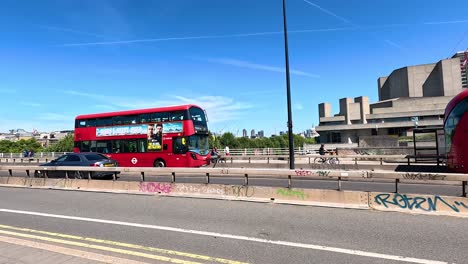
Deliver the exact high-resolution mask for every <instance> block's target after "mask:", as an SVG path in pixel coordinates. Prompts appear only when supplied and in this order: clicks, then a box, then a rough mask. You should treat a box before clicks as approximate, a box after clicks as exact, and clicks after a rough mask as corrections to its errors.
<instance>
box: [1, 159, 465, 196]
mask: <svg viewBox="0 0 468 264" xmlns="http://www.w3.org/2000/svg"><path fill="white" fill-rule="evenodd" d="M1 171H3V172H7V174H8V176H10V177H13V172H14V171H15V172H18V171H20V172H25V173H26V175H25V176H26V177H35V175H36V173H35V172H38V171H41V172H42V173H40V175H41V176H44V177H45V178H47V174H48V172H50V171H63V172H65V178H66V179H68V178H69V176H70V172H76V171H78V172H82V173H86V174H87V176H88V177H87V178H88V180H91V173H92V172H109V173H112V174H113V175H114V176H113V180H116V175H117V174H118V173H127V174H130V175H134V176H135V177H139V178H140V180H141V181H145V179H146V176H148V175H149V176H164V175H170V177H171V182H173V183H175V182H176V178H177V177H178V176H184V177H187V176H197V177H199V176H203V177H206V183H207V184H209V183H210V177H212V176H216V177H220V176H221V177H236V178H239V177H242V178H244V184H245V185H248V183H249V178H281V179H287V180H288V185H287V187H288V188H291V182H292V181H293V180H324V179H334V180H336V181H337V185H338V187H337V190H339V191H342V186H341V182H342V181H343V180H358V181H359V180H361V181H366V180H368V181H369V180H370V181H373V182H375V181H382V182H387V183H388V181H389V180H390V181H392V182H394V184H395V193H398V190H399V189H398V188H399V184H401V183H412V184H415V183H417V184H439V185H440V184H443V185H455V186H460V185H461V187H462V196H463V197H467V192H466V187H467V182H468V175H466V174H451V173H424V172H393V171H343V170H308V169H296V170H290V169H250V168H207V167H203V168H139V167H111V168H110V167H109V168H103V167H75V166H73V167H71V166H68V167H65V166H63V167H62V166H61V167H43V166H0V172H1ZM137 175H138V176H137Z"/></svg>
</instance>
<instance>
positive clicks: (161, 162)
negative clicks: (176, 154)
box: [153, 159, 166, 167]
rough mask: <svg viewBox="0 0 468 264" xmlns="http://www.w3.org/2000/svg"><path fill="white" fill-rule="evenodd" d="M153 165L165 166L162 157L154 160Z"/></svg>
mask: <svg viewBox="0 0 468 264" xmlns="http://www.w3.org/2000/svg"><path fill="white" fill-rule="evenodd" d="M153 167H166V163H165V162H164V160H162V159H158V160H155V161H154V164H153Z"/></svg>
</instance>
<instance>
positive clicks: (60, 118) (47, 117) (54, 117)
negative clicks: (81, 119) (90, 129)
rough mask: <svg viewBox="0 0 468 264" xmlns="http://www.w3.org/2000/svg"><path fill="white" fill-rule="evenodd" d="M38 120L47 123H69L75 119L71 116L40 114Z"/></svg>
mask: <svg viewBox="0 0 468 264" xmlns="http://www.w3.org/2000/svg"><path fill="white" fill-rule="evenodd" d="M38 119H41V120H48V121H64V122H66V121H70V120H74V119H75V117H74V116H72V115H65V114H57V113H42V114H39V116H38Z"/></svg>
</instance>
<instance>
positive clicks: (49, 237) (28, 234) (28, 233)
mask: <svg viewBox="0 0 468 264" xmlns="http://www.w3.org/2000/svg"><path fill="white" fill-rule="evenodd" d="M8 230H12V231H8ZM15 231H20V232H22V233H20V232H15ZM0 234H5V235H9V236H15V237H22V238H29V239H36V240H41V241H47V242H53V243H59V244H64V245H70V246H77V247H83V248H88V249H97V250H102V251H107V252H114V253H119V254H124V255H130V256H136V257H142V258H148V259H154V260H159V261H165V262H170V263H178V264H200V263H201V262H194V261H188V260H183V259H177V258H173V257H165V256H159V255H154V254H149V253H143V252H138V251H132V250H128V249H136V250H142V251H147V252H157V253H160V254H165V255H170V256H171V255H172V256H177V257H185V258H190V259H195V260H198V261H203V262H217V263H225V264H245V262H239V261H233V260H228V259H223V258H215V257H210V256H204V255H198V254H192V253H186V252H180V251H174V250H167V249H161V248H154V247H146V246H141V245H135V244H129V243H122V242H117V241H111V240H103V239H97V238H91V237H81V236H73V235H66V234H60V233H53V232H47V231H40V230H34V229H29V228H21V227H14V226H8V225H0ZM36 234H40V235H46V236H39V235H36ZM54 237H55V238H54ZM60 238H64V239H73V240H76V241H71V240H64V239H60ZM79 241H81V242H79ZM85 242H91V243H97V244H90V243H85ZM98 244H101V245H98ZM103 245H111V246H117V247H122V248H127V249H120V248H114V247H109V246H103Z"/></svg>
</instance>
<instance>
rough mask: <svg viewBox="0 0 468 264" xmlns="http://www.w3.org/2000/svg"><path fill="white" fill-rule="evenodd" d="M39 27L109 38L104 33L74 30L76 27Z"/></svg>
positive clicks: (40, 26)
mask: <svg viewBox="0 0 468 264" xmlns="http://www.w3.org/2000/svg"><path fill="white" fill-rule="evenodd" d="M39 28H42V29H47V30H53V31H62V32H69V33H74V34H78V35H86V36H93V37H97V38H108V37H106V36H103V35H99V34H94V33H89V32H84V31H79V30H74V29H70V28H63V27H52V26H43V25H39Z"/></svg>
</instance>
